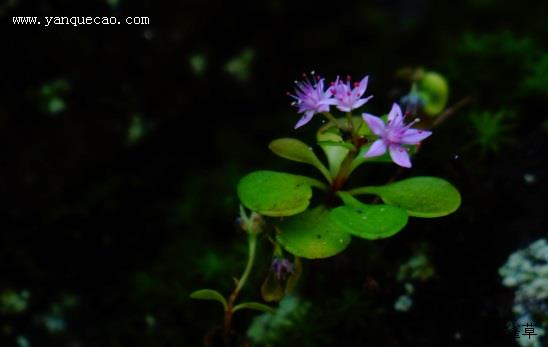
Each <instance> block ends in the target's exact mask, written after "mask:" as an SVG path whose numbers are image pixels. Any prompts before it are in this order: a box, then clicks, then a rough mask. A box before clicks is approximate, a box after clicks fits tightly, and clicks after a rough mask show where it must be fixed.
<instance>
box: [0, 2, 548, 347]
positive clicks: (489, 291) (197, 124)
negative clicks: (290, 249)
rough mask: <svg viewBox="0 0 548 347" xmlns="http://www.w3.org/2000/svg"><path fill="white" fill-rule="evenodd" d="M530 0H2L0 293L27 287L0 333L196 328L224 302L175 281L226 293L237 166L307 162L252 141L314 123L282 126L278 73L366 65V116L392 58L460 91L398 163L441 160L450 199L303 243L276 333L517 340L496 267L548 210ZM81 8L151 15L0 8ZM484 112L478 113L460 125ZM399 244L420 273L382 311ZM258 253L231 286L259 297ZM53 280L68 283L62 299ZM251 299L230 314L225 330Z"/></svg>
mask: <svg viewBox="0 0 548 347" xmlns="http://www.w3.org/2000/svg"><path fill="white" fill-rule="evenodd" d="M547 10H548V6H547V5H546V2H545V1H528V2H517V1H514V2H512V1H508V2H500V1H494V0H465V1H455V2H442V1H434V0H431V1H428V0H422V1H421V0H416V1H381V0H378V1H361V2H329V3H326V4H322V3H320V2H318V1H308V0H307V1H298V2H297V1H294V2H289V1H287V2H284V1H276V0H266V1H248V2H244V1H242V2H228V1H227V2H221V1H210V0H201V1H186V0H183V1H177V2H175V1H174V2H157V1H140V0H132V1H125V0H120V2H119V3H118V4H114V3H113V2H111V3H110V4H109V3H107V2H106V1H97V2H88V3H85V4H84V3H83V2H76V1H47V0H43V1H25V0H12V1H6V0H4V1H2V2H1V5H0V16H1V17H0V18H1V19H2V23H3V30H2V46H3V51H2V65H1V68H0V69H1V70H0V71H2V73H1V78H0V87H1V92H2V93H1V94H0V95H1V96H2V98H1V101H0V148H1V151H0V153H1V155H0V162H1V166H0V167H1V171H0V196H1V201H2V205H3V206H2V207H3V208H2V210H1V211H2V212H1V213H2V216H1V219H0V295H6V293H9V292H20V291H23V290H27V291H28V292H29V293H30V298H29V300H28V305H27V307H26V309H25V310H23V311H22V312H18V313H14V312H7V311H6V310H4V312H0V341H1V342H0V344H1V345H2V346H4V345H6V346H12V345H14V346H15V345H17V344H16V340H17V338H18V337H19V338H20V337H21V336H24V337H25V338H26V339H28V341H30V343H31V344H32V346H73V347H75V346H199V345H200V344H201V339H202V337H203V336H204V335H205V334H206V333H207V331H208V330H209V329H211V328H212V327H213V326H215V325H216V324H217V323H218V322H219V320H220V319H221V312H220V310H219V307H217V305H216V304H214V303H204V302H194V301H190V300H189V299H188V294H189V293H190V292H191V291H192V290H195V289H198V288H217V289H219V290H220V291H222V292H224V293H226V292H228V291H229V290H230V288H231V284H232V282H231V281H232V280H231V278H232V277H233V276H238V274H239V273H240V271H241V269H242V267H243V265H244V262H245V251H246V247H245V242H244V237H243V235H242V234H241V233H239V232H238V231H237V230H236V229H235V228H234V225H233V224H234V218H235V217H236V215H237V211H238V210H237V208H238V201H237V197H236V193H235V187H236V184H237V182H238V179H239V178H240V177H241V176H242V175H244V174H245V173H247V172H249V171H251V170H254V169H277V170H286V169H287V170H293V171H296V172H307V171H306V168H304V167H303V166H301V165H300V164H291V163H287V162H284V161H283V160H282V159H279V158H276V157H275V156H274V155H273V154H271V153H270V151H269V150H268V148H267V144H268V142H269V141H270V140H272V139H275V138H276V137H285V136H295V137H301V138H302V139H304V140H305V141H307V142H309V143H312V142H313V134H314V128H315V126H316V125H319V124H320V123H319V120H318V119H315V120H314V121H313V124H312V125H309V126H307V127H305V128H303V129H302V130H298V131H297V132H295V131H294V130H293V125H294V123H295V122H296V121H297V120H298V115H297V114H296V112H295V109H294V108H292V107H291V106H290V105H289V103H290V100H289V99H288V98H287V97H286V96H285V92H286V91H287V90H290V89H291V88H292V81H293V80H295V79H296V78H300V75H301V73H302V72H305V71H310V70H316V71H317V72H319V73H321V74H322V75H324V76H327V78H328V79H334V78H335V76H336V75H338V74H340V75H346V74H351V75H353V76H355V77H356V78H361V76H363V75H365V74H368V75H370V85H369V87H368V91H369V92H371V93H373V94H374V95H375V98H374V102H371V103H369V104H368V106H367V109H368V112H371V113H374V114H379V113H381V112H386V110H388V107H389V105H390V104H391V103H392V102H393V101H394V97H395V95H401V93H402V92H405V90H403V89H401V88H402V87H401V84H400V82H399V81H398V80H397V79H396V78H395V74H396V71H397V70H398V69H400V68H402V67H425V68H427V69H431V70H435V71H437V72H439V73H441V74H443V75H444V76H445V77H446V78H447V79H448V81H449V84H450V88H451V96H450V101H449V105H452V104H455V103H456V102H458V101H459V100H462V99H463V98H466V97H471V98H472V99H473V102H471V103H469V104H467V105H466V106H465V107H464V108H462V109H461V110H460V111H459V112H457V113H456V114H455V115H454V116H453V117H452V118H451V119H450V120H448V121H447V122H446V123H445V124H443V126H441V127H440V128H439V129H437V131H436V132H435V133H434V136H432V139H431V140H430V141H429V143H428V145H427V146H424V149H423V151H421V154H420V155H419V156H418V157H417V159H416V161H415V163H414V167H413V169H412V170H410V171H409V172H408V173H406V175H421V174H427V175H437V176H441V177H444V178H446V179H448V180H450V181H451V182H452V183H453V184H454V185H455V186H457V187H458V188H459V190H460V191H461V193H462V196H463V205H462V207H461V208H460V209H459V211H458V212H457V213H455V214H454V215H451V216H449V217H447V218H441V219H435V220H423V219H413V220H411V222H410V223H409V225H408V227H407V228H406V230H405V232H402V233H401V234H398V235H397V236H396V237H393V238H391V239H388V240H383V241H376V242H367V241H360V240H355V241H354V242H353V243H352V245H351V246H350V248H349V250H347V251H346V252H345V253H343V254H341V255H339V256H337V257H334V258H332V259H326V260H322V261H317V262H307V263H306V264H305V275H304V276H303V280H302V282H301V285H300V287H299V295H301V296H302V297H303V298H304V299H306V300H308V301H310V302H311V304H312V306H311V307H312V308H311V309H310V312H309V313H308V316H307V318H306V319H305V320H302V321H300V322H298V323H294V324H293V325H291V327H290V328H289V330H288V331H287V332H286V334H285V335H284V336H282V337H280V338H281V340H282V341H283V342H280V344H279V345H280V346H333V345H340V346H365V345H377V346H378V345H382V346H409V345H422V346H472V345H478V346H479V345H483V346H485V345H496V346H513V345H515V341H514V339H513V338H512V337H509V336H507V335H505V329H506V323H507V322H509V321H511V320H512V313H511V306H512V292H511V291H510V290H509V289H506V288H504V287H502V285H501V282H500V277H499V275H498V273H497V270H498V268H499V267H500V266H501V265H502V264H503V263H504V262H505V261H506V259H507V257H508V255H509V254H510V253H511V252H513V251H514V250H515V249H517V248H519V247H523V246H525V245H527V244H528V243H530V242H532V241H534V240H535V239H538V238H539V237H541V236H543V235H546V230H547V229H546V209H545V201H546V193H547V191H546V185H545V183H544V182H545V180H546V178H547V176H546V174H547V171H546V161H547V158H548V156H546V148H547V145H548V143H547V140H546V138H547V136H546V132H547V128H548V127H547V123H546V115H547V111H546V106H547V104H548V40H547V39H546V38H547V37H548V24H547V21H546V13H547ZM95 15H100V16H118V17H119V18H124V17H126V16H148V17H150V21H151V22H150V25H143V26H139V25H132V26H131V25H124V24H122V25H119V26H110V25H109V26H107V25H88V26H79V27H73V26H68V25H57V26H54V25H52V26H50V27H44V26H38V25H35V26H32V25H15V24H12V19H11V18H12V16H95ZM200 64H202V65H201V66H202V67H200ZM398 93H399V94H398ZM59 105H62V106H59ZM498 112H502V114H503V115H504V116H503V117H502V118H501V119H498V118H497V117H496V116H495V115H496V114H497V113H498ZM482 113H486V114H487V116H486V117H487V118H488V119H495V121H493V122H492V123H489V124H491V125H485V124H483V123H479V124H480V125H478V122H474V119H476V120H477V119H479V118H478V117H479V116H478V114H482ZM474 117H476V118H474ZM482 124H483V125H482ZM492 124H495V125H494V126H493V125H492ZM486 128H488V129H491V130H486ZM493 128H494V129H495V131H492V129H493ZM394 171H395V167H393V166H391V167H388V168H379V167H375V168H373V169H372V174H371V176H370V177H372V179H373V180H374V181H375V180H376V181H377V182H382V181H383V180H385V179H386V177H387V175H390V174H391V173H393V172H394ZM524 175H533V177H534V180H533V181H532V182H529V183H527V182H528V181H527V180H524ZM528 177H530V176H528ZM417 249H426V253H427V254H428V256H429V258H430V260H431V262H432V264H433V266H434V268H435V269H436V274H435V276H434V277H433V278H432V279H430V280H429V281H426V282H424V283H418V284H417V285H416V293H415V294H414V296H413V300H414V305H413V308H412V309H411V310H410V311H409V312H408V313H400V312H396V311H394V310H393V302H394V300H395V299H396V298H397V297H398V296H399V295H400V294H401V292H402V288H401V284H399V283H397V282H396V281H395V279H394V276H395V273H396V272H397V269H398V267H399V265H401V264H402V263H404V262H405V261H406V260H407V259H408V258H409V257H410V256H412V254H414V252H416V250H417ZM261 252H262V254H263V258H264V259H263V260H261V261H259V266H257V268H256V271H255V273H254V275H253V277H252V281H251V282H250V285H249V286H248V287H247V288H246V291H244V293H243V294H242V295H243V296H244V297H246V298H249V299H255V300H258V299H259V292H258V288H259V286H260V283H261V281H262V279H263V278H264V275H265V273H266V265H265V264H267V263H268V261H269V256H270V250H269V249H268V248H267V247H266V243H264V244H263V248H261ZM371 278H373V279H374V280H375V282H376V283H378V284H379V286H378V288H377V289H375V290H374V291H371V290H370V289H369V287H368V286H367V285H366V283H367V282H368V281H370V280H371ZM67 297H68V298H74V301H75V302H76V303H75V304H73V305H65V306H66V307H65V306H63V304H61V303H62V302H65V301H66V300H67ZM69 301H70V300H69ZM53 307H57V308H59V307H64V308H61V309H59V310H58V312H61V313H59V314H57V316H58V318H59V317H61V318H62V320H63V321H64V322H65V324H66V326H65V328H64V329H63V330H62V331H59V332H51V331H48V329H47V328H46V327H45V324H44V319H43V317H44V315H47V314H48V312H49V313H51V312H52V311H55V312H57V311H56V310H55V309H54V308H53ZM254 315H255V313H252V312H246V313H242V314H241V315H240V316H237V318H236V322H235V323H236V329H238V330H239V331H241V332H245V330H246V327H247V326H248V324H249V323H250V321H251V319H252V318H253V316H254ZM147 317H148V318H147ZM152 321H153V323H151V322H152ZM147 322H148V323H147Z"/></svg>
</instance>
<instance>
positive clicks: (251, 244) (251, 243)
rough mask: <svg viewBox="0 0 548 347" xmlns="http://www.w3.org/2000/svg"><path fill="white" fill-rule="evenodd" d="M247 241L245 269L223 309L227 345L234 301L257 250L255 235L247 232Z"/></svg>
mask: <svg viewBox="0 0 548 347" xmlns="http://www.w3.org/2000/svg"><path fill="white" fill-rule="evenodd" d="M247 242H248V249H249V253H248V256H247V264H246V265H245V269H244V272H243V274H242V276H241V277H240V279H239V280H237V281H236V288H234V291H232V293H231V294H230V297H229V298H228V303H227V309H226V311H225V317H224V322H223V328H224V335H225V345H227V346H228V343H229V337H230V326H231V323H232V314H233V313H234V311H233V309H234V302H235V301H236V298H237V297H238V294H240V291H241V290H242V288H243V286H244V285H245V283H246V282H247V279H248V277H249V274H250V273H251V269H252V268H253V263H254V262H255V254H256V251H257V235H256V234H251V233H248V234H247Z"/></svg>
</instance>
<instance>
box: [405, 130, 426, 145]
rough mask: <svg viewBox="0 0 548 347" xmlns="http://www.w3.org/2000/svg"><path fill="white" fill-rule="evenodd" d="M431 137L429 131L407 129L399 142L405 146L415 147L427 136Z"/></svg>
mask: <svg viewBox="0 0 548 347" xmlns="http://www.w3.org/2000/svg"><path fill="white" fill-rule="evenodd" d="M430 135H432V132H431V131H427V130H417V129H408V130H406V131H405V133H404V134H403V136H402V138H401V142H402V143H404V144H406V145H415V144H417V143H419V142H421V141H422V140H424V139H425V138H427V137H428V136H430Z"/></svg>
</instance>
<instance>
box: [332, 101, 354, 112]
mask: <svg viewBox="0 0 548 347" xmlns="http://www.w3.org/2000/svg"><path fill="white" fill-rule="evenodd" d="M335 105H337V108H338V109H339V111H341V112H350V111H352V109H351V108H350V107H348V106H347V105H346V104H344V103H342V102H338V103H336V104H335Z"/></svg>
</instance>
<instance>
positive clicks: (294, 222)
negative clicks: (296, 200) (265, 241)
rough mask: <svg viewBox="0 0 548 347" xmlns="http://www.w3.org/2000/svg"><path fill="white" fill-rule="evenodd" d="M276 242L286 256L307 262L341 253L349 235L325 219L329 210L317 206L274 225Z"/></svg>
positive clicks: (327, 217)
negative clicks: (305, 259)
mask: <svg viewBox="0 0 548 347" xmlns="http://www.w3.org/2000/svg"><path fill="white" fill-rule="evenodd" d="M275 225H276V228H277V230H278V235H277V240H278V242H280V244H281V245H282V246H283V247H284V248H285V249H286V250H287V251H288V252H290V253H292V254H294V255H296V256H299V257H303V258H308V259H318V258H328V257H331V256H334V255H336V254H338V253H340V252H342V251H343V250H344V249H345V248H346V247H347V246H348V244H349V243H350V239H351V237H350V234H349V233H347V232H346V231H344V230H343V228H341V227H340V226H339V225H337V224H335V223H334V222H333V221H332V220H331V218H329V210H328V209H327V208H325V207H324V206H318V207H315V208H312V209H310V210H307V211H306V212H303V213H301V214H299V215H297V216H294V217H291V218H287V219H285V220H283V221H281V222H278V223H275Z"/></svg>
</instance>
